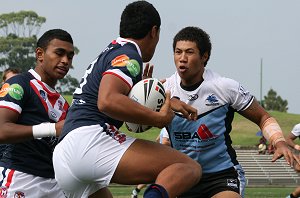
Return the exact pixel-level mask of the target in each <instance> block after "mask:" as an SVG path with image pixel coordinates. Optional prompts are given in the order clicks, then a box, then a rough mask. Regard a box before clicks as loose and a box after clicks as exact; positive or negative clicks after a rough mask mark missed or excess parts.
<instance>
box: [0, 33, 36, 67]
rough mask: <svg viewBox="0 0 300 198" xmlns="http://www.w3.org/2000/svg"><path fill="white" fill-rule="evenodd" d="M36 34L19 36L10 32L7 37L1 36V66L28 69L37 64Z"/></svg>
mask: <svg viewBox="0 0 300 198" xmlns="http://www.w3.org/2000/svg"><path fill="white" fill-rule="evenodd" d="M36 40H37V39H36V36H32V37H23V38H22V37H18V36H16V35H13V34H9V35H8V36H7V37H6V38H4V37H0V43H1V44H0V55H1V56H0V57H1V58H0V67H2V68H3V70H4V69H6V68H8V67H15V68H20V70H21V71H22V72H23V71H27V70H28V69H30V68H32V67H33V66H34V64H35V51H34V49H35V43H36Z"/></svg>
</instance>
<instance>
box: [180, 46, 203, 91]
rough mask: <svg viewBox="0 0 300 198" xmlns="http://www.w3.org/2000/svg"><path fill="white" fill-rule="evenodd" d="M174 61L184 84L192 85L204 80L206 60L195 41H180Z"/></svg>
mask: <svg viewBox="0 0 300 198" xmlns="http://www.w3.org/2000/svg"><path fill="white" fill-rule="evenodd" d="M174 62H175V65H176V69H177V72H178V74H179V76H180V77H181V82H182V84H183V85H185V86H191V85H194V84H196V83H198V82H200V81H202V80H203V77H202V74H203V72H204V61H203V57H201V56H200V53H199V49H198V47H197V45H196V43H195V42H191V41H178V42H177V43H176V47H175V51H174Z"/></svg>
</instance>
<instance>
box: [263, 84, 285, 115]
mask: <svg viewBox="0 0 300 198" xmlns="http://www.w3.org/2000/svg"><path fill="white" fill-rule="evenodd" d="M287 106H288V101H287V100H283V99H282V98H281V97H280V96H277V93H276V91H274V90H273V89H270V90H269V92H268V94H267V96H264V101H263V107H264V108H265V109H266V110H267V111H280V112H287V110H288V107H287Z"/></svg>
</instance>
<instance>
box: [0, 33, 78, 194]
mask: <svg viewBox="0 0 300 198" xmlns="http://www.w3.org/2000/svg"><path fill="white" fill-rule="evenodd" d="M35 53H36V66H35V68H34V69H30V70H29V71H28V72H24V73H22V74H19V75H17V76H15V77H13V78H10V79H8V80H7V81H6V82H5V83H4V84H3V86H2V89H1V91H0V142H1V143H5V144H6V148H5V150H4V151H3V153H2V154H3V156H2V158H1V159H0V171H1V173H2V174H1V176H0V186H1V189H0V191H1V195H2V196H1V197H16V196H18V197H53V198H56V197H57V198H59V197H64V194H63V192H62V191H61V189H60V188H59V187H58V185H57V183H56V180H55V179H54V170H53V165H52V153H53V150H54V146H55V145H56V143H57V136H58V135H59V134H60V133H61V130H62V126H63V123H64V119H65V116H66V113H67V110H68V107H69V105H68V103H67V101H66V100H65V99H64V98H63V97H62V96H61V95H60V94H59V93H58V92H56V91H55V85H56V82H57V80H58V79H62V78H63V77H64V76H65V75H66V74H67V72H68V71H69V68H70V67H71V66H72V60H73V56H74V46H73V40H72V37H71V35H70V34H69V33H68V32H66V31H64V30H61V29H53V30H49V31H47V32H45V33H44V34H43V35H42V36H41V37H40V38H39V40H38V41H37V48H36V51H35Z"/></svg>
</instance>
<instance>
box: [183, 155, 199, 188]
mask: <svg viewBox="0 0 300 198" xmlns="http://www.w3.org/2000/svg"><path fill="white" fill-rule="evenodd" d="M184 170H185V171H187V174H188V175H189V177H187V178H189V179H190V180H191V181H193V183H194V184H196V183H198V182H199V180H200V178H201V176H202V168H201V165H200V164H199V163H198V162H196V161H194V160H192V161H191V162H190V163H189V164H188V165H187V167H185V169H184Z"/></svg>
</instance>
